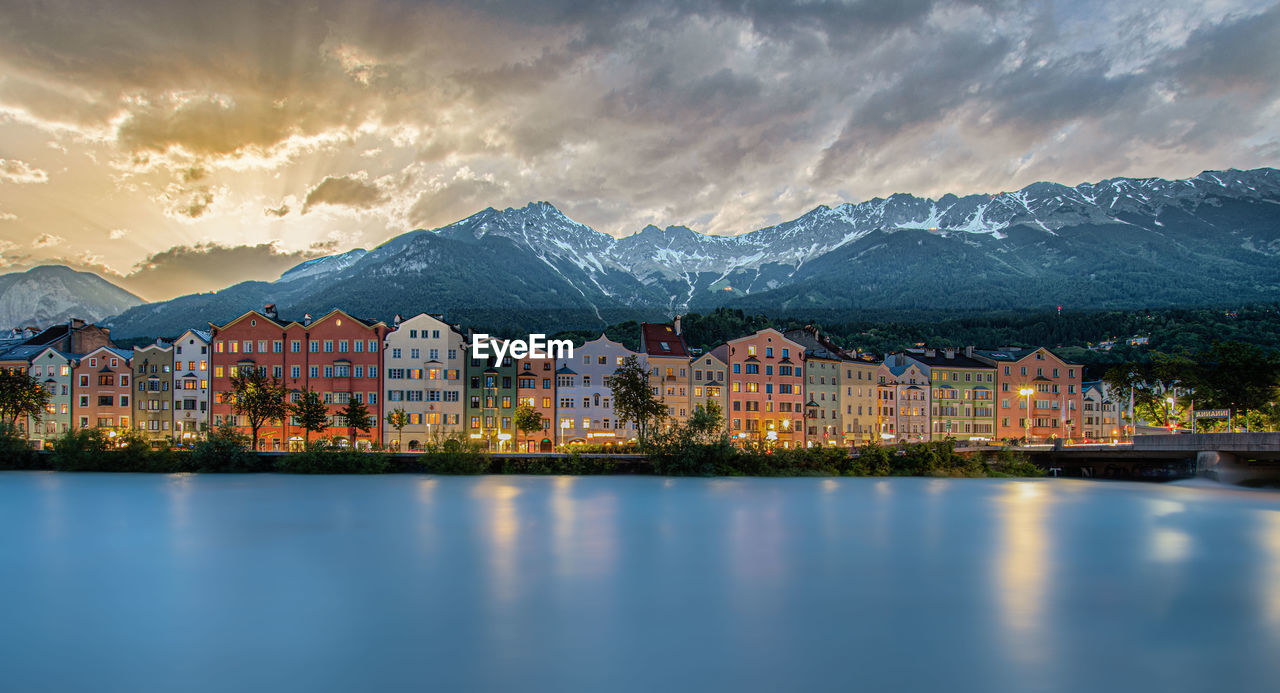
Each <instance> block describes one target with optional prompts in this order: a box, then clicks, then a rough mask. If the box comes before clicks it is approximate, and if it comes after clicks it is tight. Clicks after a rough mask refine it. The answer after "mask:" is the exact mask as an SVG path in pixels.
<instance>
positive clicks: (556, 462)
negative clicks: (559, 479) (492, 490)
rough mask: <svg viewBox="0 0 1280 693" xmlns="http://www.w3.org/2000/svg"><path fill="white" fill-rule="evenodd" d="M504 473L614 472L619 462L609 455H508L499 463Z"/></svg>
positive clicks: (594, 473) (580, 473)
mask: <svg viewBox="0 0 1280 693" xmlns="http://www.w3.org/2000/svg"><path fill="white" fill-rule="evenodd" d="M498 466H499V467H500V469H499V471H500V472H501V473H502V474H573V475H578V476H587V475H597V474H614V473H616V472H617V469H618V466H617V463H616V462H614V461H613V460H612V459H610V458H608V457H583V456H581V455H578V454H573V453H571V454H569V455H568V456H567V457H508V458H503V459H502V460H501V462H500V463H499V465H498Z"/></svg>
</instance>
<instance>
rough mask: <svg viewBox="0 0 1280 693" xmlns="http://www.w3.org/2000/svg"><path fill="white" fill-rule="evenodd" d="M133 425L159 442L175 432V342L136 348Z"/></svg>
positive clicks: (134, 353)
mask: <svg viewBox="0 0 1280 693" xmlns="http://www.w3.org/2000/svg"><path fill="white" fill-rule="evenodd" d="M133 387H134V392H133V425H134V428H136V429H137V430H138V432H139V433H141V434H142V435H143V437H145V438H147V439H148V440H150V441H152V443H157V442H159V441H161V440H165V439H169V438H171V437H172V435H173V430H172V429H173V410H172V409H171V408H170V405H171V404H172V403H173V345H172V344H169V343H166V342H164V341H158V342H156V343H154V344H148V345H146V346H142V347H134V348H133Z"/></svg>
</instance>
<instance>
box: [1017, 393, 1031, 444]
mask: <svg viewBox="0 0 1280 693" xmlns="http://www.w3.org/2000/svg"><path fill="white" fill-rule="evenodd" d="M1033 392H1035V390H1033V389H1031V388H1030V387H1023V388H1022V389H1021V390H1018V394H1020V395H1022V396H1023V397H1026V398H1027V416H1026V418H1025V419H1024V420H1023V423H1025V424H1026V426H1027V445H1030V444H1031V393H1033Z"/></svg>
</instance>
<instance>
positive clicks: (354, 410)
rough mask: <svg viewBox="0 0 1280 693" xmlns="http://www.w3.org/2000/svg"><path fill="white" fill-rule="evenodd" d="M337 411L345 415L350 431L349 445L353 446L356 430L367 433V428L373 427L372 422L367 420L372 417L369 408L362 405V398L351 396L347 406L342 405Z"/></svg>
mask: <svg viewBox="0 0 1280 693" xmlns="http://www.w3.org/2000/svg"><path fill="white" fill-rule="evenodd" d="M338 413H340V414H341V415H342V416H344V417H346V419H347V428H348V429H350V431H351V447H355V444H356V431H360V432H361V433H368V432H369V429H370V428H372V427H373V423H372V422H371V421H370V420H369V419H370V418H372V417H370V416H369V408H368V407H366V406H365V405H364V401H363V400H359V399H356V398H355V397H352V398H351V399H350V400H349V401H348V402H347V406H345V407H343V408H342V410H341V411H339V412H338Z"/></svg>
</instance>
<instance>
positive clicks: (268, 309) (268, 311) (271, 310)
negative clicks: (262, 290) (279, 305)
mask: <svg viewBox="0 0 1280 693" xmlns="http://www.w3.org/2000/svg"><path fill="white" fill-rule="evenodd" d="M262 314H263V315H265V316H267V317H268V318H271V319H272V320H279V319H280V315H279V313H277V312H276V304H274V303H268V304H267V305H265V306H263V307H262Z"/></svg>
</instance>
